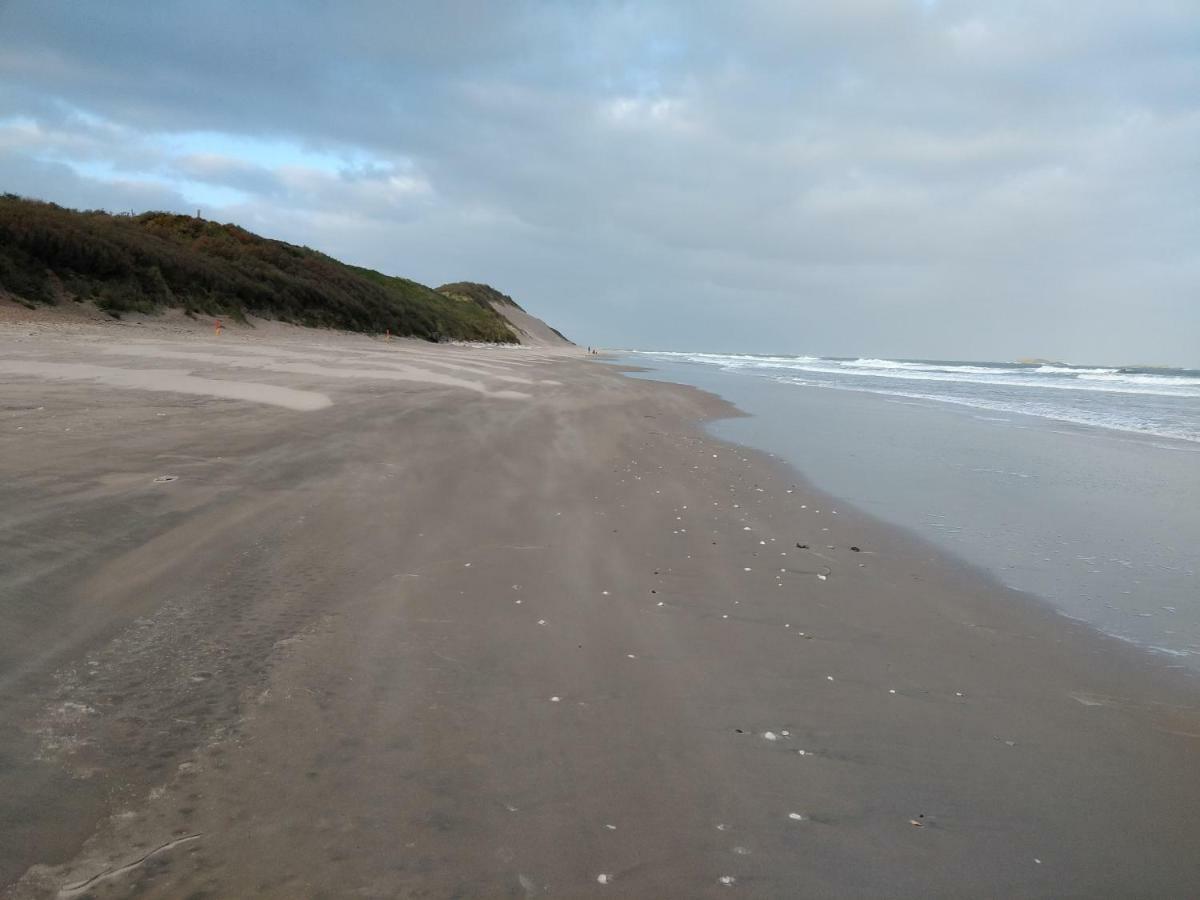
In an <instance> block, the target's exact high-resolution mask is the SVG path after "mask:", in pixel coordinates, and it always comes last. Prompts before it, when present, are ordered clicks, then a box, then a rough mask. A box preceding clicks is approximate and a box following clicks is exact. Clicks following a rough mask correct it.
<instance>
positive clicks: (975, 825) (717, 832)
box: [0, 310, 1200, 898]
mask: <svg viewBox="0 0 1200 900" xmlns="http://www.w3.org/2000/svg"><path fill="white" fill-rule="evenodd" d="M8 315H9V318H10V319H11V320H13V321H10V322H8V323H6V324H0V467H2V469H0V472H2V477H0V573H2V580H0V885H7V886H8V890H7V893H6V894H5V896H11V897H20V898H24V897H82V896H94V897H122V896H130V895H137V896H141V897H195V898H199V897H242V896H249V895H261V896H268V897H342V896H355V897H537V896H560V897H586V896H597V897H600V896H621V897H656V898H657V897H702V896H739V895H740V896H750V897H793V896H914V897H915V896H948V897H949V896H953V897H964V896H972V897H994V896H1014V895H1019V896H1180V897H1182V896H1196V895H1198V894H1200V854H1198V853H1197V851H1196V847H1197V846H1198V842H1200V777H1198V776H1200V710H1198V705H1200V704H1198V698H1197V695H1196V693H1195V690H1194V689H1193V687H1192V685H1191V684H1190V683H1187V682H1185V681H1184V680H1183V679H1182V677H1181V676H1179V675H1177V674H1174V673H1172V672H1170V671H1167V670H1164V669H1163V668H1162V667H1161V663H1160V662H1158V661H1157V660H1155V659H1154V658H1152V657H1147V656H1142V655H1140V654H1138V653H1137V652H1135V651H1133V650H1132V649H1130V648H1128V647H1125V646H1123V645H1121V644H1119V643H1117V642H1114V641H1110V640H1106V639H1103V638H1100V637H1098V636H1096V635H1094V634H1092V633H1091V632H1089V631H1088V630H1087V629H1086V628H1084V627H1083V626H1081V625H1078V624H1076V623H1072V622H1070V621H1068V620H1066V619H1064V618H1062V617H1060V616H1057V615H1054V614H1053V613H1051V612H1049V611H1048V610H1046V609H1045V608H1043V607H1042V606H1041V605H1039V604H1038V603H1036V602H1034V601H1031V600H1029V599H1027V598H1024V597H1022V596H1020V595H1018V594H1015V593H1014V592H1011V591H1007V590H1005V589H1003V588H1001V587H1000V586H998V585H995V584H993V583H991V582H989V581H988V580H987V579H986V578H984V577H982V576H981V575H980V574H979V573H977V572H975V571H973V570H970V569H967V568H965V567H963V566H960V565H958V564H955V563H954V562H952V561H949V560H946V559H944V558H942V557H940V556H938V555H937V554H936V553H935V552H934V551H932V550H931V549H930V548H929V547H928V546H927V545H924V544H922V543H920V542H918V541H917V540H915V539H913V538H911V537H909V536H907V535H904V534H902V533H899V532H897V531H895V530H891V529H887V528H884V527H881V526H880V525H878V524H876V523H874V522H872V521H870V520H869V519H867V518H866V517H864V516H862V515H859V514H857V513H855V512H854V511H853V510H850V509H847V508H843V507H842V506H839V505H838V504H837V502H836V501H834V500H831V499H830V498H828V497H826V496H823V495H822V494H820V493H819V492H818V491H816V490H814V489H812V488H811V487H809V486H807V485H805V484H804V483H803V482H801V481H799V480H798V478H797V476H796V475H795V474H794V473H793V472H791V471H790V470H788V469H787V468H785V467H784V466H782V465H780V464H778V463H776V462H775V461H774V460H771V459H769V458H766V457H765V456H763V455H760V454H757V453H754V452H751V451H747V450H744V449H741V448H737V447H732V446H729V445H726V444H722V443H720V442H718V441H715V440H712V439H710V438H709V437H708V436H706V435H705V434H704V433H703V431H702V430H701V428H700V424H699V423H700V422H701V421H703V420H704V419H706V418H711V417H714V416H719V415H729V414H731V410H730V409H729V408H728V407H727V406H726V405H725V404H723V403H722V402H720V401H718V400H716V399H715V398H712V397H709V396H706V395H703V394H701V393H699V392H697V391H694V390H691V389H686V388H681V387H675V386H671V385H662V384H657V383H649V382H640V381H636V380H633V379H629V378H627V377H625V376H623V375H621V374H620V373H618V372H616V371H615V370H613V369H612V368H610V367H607V366H605V365H603V364H600V363H598V362H596V361H595V360H593V359H589V358H586V357H584V356H582V355H581V354H579V353H577V352H572V351H557V352H551V351H549V350H546V349H485V348H459V347H431V346H429V345H424V344H416V343H411V342H402V341H396V342H392V343H390V344H389V343H385V342H383V341H380V340H373V339H368V338H362V337H352V336H345V335H336V334H328V333H313V332H301V331H298V330H295V329H288V328H285V327H282V326H272V325H266V324H261V323H260V327H258V328H256V329H253V330H252V329H246V328H230V329H228V330H227V331H226V332H225V334H224V335H222V336H221V337H220V338H219V339H218V338H216V337H215V336H213V335H212V334H211V331H210V330H209V329H208V328H207V326H205V325H204V324H196V323H191V322H189V321H187V320H184V319H182V318H174V319H165V320H157V321H153V322H148V323H145V324H142V325H138V324H120V325H118V324H115V323H104V322H95V321H84V320H83V319H82V318H81V319H80V320H78V321H74V322H70V323H64V321H63V320H61V319H57V320H55V319H46V318H42V319H41V320H37V321H33V320H31V318H30V317H25V316H17V315H14V314H12V311H11V310H10V311H9V313H8ZM298 398H302V399H304V402H303V403H301V402H300V401H299V400H298ZM834 510H837V512H836V513H835V512H834ZM798 543H799V544H805V545H807V546H806V547H805V548H803V549H801V548H799V547H797V544H798ZM855 548H857V549H855Z"/></svg>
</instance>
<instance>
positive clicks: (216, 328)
mask: <svg viewBox="0 0 1200 900" xmlns="http://www.w3.org/2000/svg"><path fill="white" fill-rule="evenodd" d="M213 334H215V335H216V336H217V337H220V336H221V320H220V319H214V320H213Z"/></svg>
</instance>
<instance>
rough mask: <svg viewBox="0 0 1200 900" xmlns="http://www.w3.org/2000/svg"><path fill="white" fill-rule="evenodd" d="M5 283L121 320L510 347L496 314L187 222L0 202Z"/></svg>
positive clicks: (13, 199) (287, 247)
mask: <svg viewBox="0 0 1200 900" xmlns="http://www.w3.org/2000/svg"><path fill="white" fill-rule="evenodd" d="M0 288H3V289H4V290H6V291H7V292H8V293H10V294H12V295H13V296H15V297H16V298H17V299H19V300H20V301H22V302H24V303H26V304H27V305H31V306H33V305H53V304H55V303H58V302H61V301H63V300H66V299H71V300H78V301H92V302H94V303H95V304H96V305H97V306H98V307H100V308H101V309H103V310H105V311H107V312H109V313H110V314H112V315H114V316H119V315H120V314H121V313H123V312H144V313H153V312H157V311H159V310H162V309H164V308H166V307H178V308H181V309H184V310H186V311H188V312H189V313H205V314H209V315H225V316H231V317H234V318H244V317H245V316H246V315H256V316H261V317H263V318H268V319H277V320H279V321H283V322H290V323H293V324H296V325H305V326H310V327H326V328H342V329H346V330H349V331H364V332H374V333H382V332H384V331H390V332H391V333H392V334H396V335H408V336H413V337H421V338H425V339H427V340H440V339H456V340H469V341H491V342H497V343H514V342H516V341H517V336H516V334H515V333H514V332H513V330H512V329H511V328H510V327H509V325H508V323H507V322H506V321H505V320H504V318H503V317H502V316H500V315H499V314H498V313H496V312H495V310H493V309H492V308H491V307H488V306H484V305H482V304H479V303H476V302H472V301H471V299H469V298H463V297H455V296H449V295H446V294H442V293H439V292H437V291H435V290H433V289H431V288H428V287H425V286H424V285H422V284H418V283H417V282H415V281H409V280H408V279H406V278H396V277H393V276H390V275H384V274H382V273H380V272H375V271H372V270H371V269H363V268H360V267H358V266H351V265H347V264H345V263H342V262H339V261H338V260H336V259H333V258H332V257H329V256H326V255H325V254H323V253H319V252H317V251H316V250H312V249H309V248H308V247H297V246H295V245H293V244H286V243H284V242H283V241H274V240H270V239H268V238H263V237H259V236H258V235H256V234H252V233H251V232H249V231H246V230H245V229H244V228H240V227H238V226H237V225H222V224H219V223H217V222H210V221H207V220H205V219H200V218H195V217H192V216H181V215H176V214H173V213H164V212H147V213H143V214H141V215H137V216H124V215H116V216H114V215H111V214H109V213H106V212H100V211H90V212H77V211H75V210H70V209H64V208H63V207H60V206H57V205H55V204H52V203H42V202H40V201H36V200H28V199H24V198H21V197H17V196H15V195H13V194H5V195H4V196H2V197H0Z"/></svg>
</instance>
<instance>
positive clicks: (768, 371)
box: [618, 350, 1200, 675]
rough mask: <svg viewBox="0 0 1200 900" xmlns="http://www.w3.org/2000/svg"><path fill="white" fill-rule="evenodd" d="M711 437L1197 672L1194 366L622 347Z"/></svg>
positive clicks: (1198, 435)
mask: <svg viewBox="0 0 1200 900" xmlns="http://www.w3.org/2000/svg"><path fill="white" fill-rule="evenodd" d="M618 361H620V362H624V363H628V364H630V365H633V366H637V367H641V368H644V369H646V370H648V371H646V372H643V373H641V375H640V377H649V378H656V379H661V380H666V381H672V382H678V383H682V384H690V385H694V386H696V387H700V388H703V389H705V390H708V391H711V392H713V393H715V394H718V395H720V396H722V397H724V398H726V399H727V400H729V401H731V402H732V403H734V404H735V405H736V406H738V407H739V408H740V409H741V410H742V411H743V412H745V413H748V414H749V415H748V416H746V417H744V418H732V419H727V420H722V421H719V422H717V423H714V424H713V425H712V426H711V430H712V431H713V432H714V433H715V434H716V435H717V436H719V437H721V438H724V439H727V440H732V441H736V442H738V443H742V444H745V445H748V446H752V447H756V448H758V449H761V450H764V451H767V452H770V453H774V454H776V455H777V456H779V457H781V458H783V459H785V460H786V461H788V462H789V463H791V464H792V466H793V467H794V468H796V469H797V470H799V472H800V473H801V474H802V475H804V476H805V477H806V478H807V479H808V480H809V481H810V482H811V483H813V484H814V485H815V486H817V487H818V488H820V489H822V490H824V491H826V492H828V493H830V494H832V495H833V496H835V497H838V498H840V499H842V500H844V501H846V502H848V503H849V504H851V505H853V506H856V507H858V508H859V509H860V510H862V511H864V512H867V513H869V514H871V515H873V516H875V517H876V518H878V519H881V520H883V521H886V522H890V523H892V524H894V525H899V526H901V527H903V528H907V529H910V530H911V531H914V532H917V533H918V534H920V535H921V536H922V537H924V538H926V539H928V540H929V541H931V542H932V543H934V544H936V545H938V546H940V547H941V548H942V549H944V550H946V551H948V552H950V553H951V554H953V555H955V556H957V557H959V558H960V559H963V560H965V561H967V562H969V563H972V564H974V565H976V566H979V567H981V568H983V569H985V570H987V571H989V572H991V573H992V574H993V575H994V576H995V577H997V578H998V579H999V580H1000V581H1001V582H1003V583H1004V584H1005V585H1007V586H1009V587H1011V588H1013V589H1014V590H1017V591H1021V592H1024V593H1028V594H1033V595H1036V596H1038V597H1040V598H1042V599H1043V600H1044V601H1046V602H1048V603H1049V604H1051V605H1052V606H1053V607H1054V608H1055V609H1056V610H1057V611H1058V612H1059V613H1061V614H1062V615H1064V616H1069V617H1071V618H1073V619H1077V620H1080V621H1082V622H1085V623H1087V624H1089V625H1091V626H1092V627H1094V628H1096V629H1098V630H1100V631H1102V632H1104V633H1105V634H1108V635H1111V636H1113V637H1116V638H1119V639H1121V640H1125V641H1129V642H1132V643H1135V644H1137V645H1139V646H1141V647H1144V648H1145V649H1146V650H1147V651H1149V652H1151V653H1154V654H1156V655H1157V656H1158V657H1159V658H1160V660H1161V662H1162V664H1163V665H1164V666H1172V667H1179V668H1183V669H1186V670H1189V671H1190V672H1191V673H1192V674H1194V675H1200V576H1198V574H1197V573H1198V571H1200V370H1190V369H1169V368H1151V367H1140V366H1131V367H1120V366H1100V365H1094V366H1077V365H1067V364H1061V363H1044V362H1032V363H1005V362H979V361H947V360H905V359H866V358H864V359H849V358H833V357H819V356H786V355H780V356H756V355H750V354H722V353H684V352H675V351H652V350H632V351H625V352H623V353H622V354H620V356H619V357H618Z"/></svg>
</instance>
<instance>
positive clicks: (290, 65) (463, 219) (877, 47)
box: [0, 0, 1200, 364]
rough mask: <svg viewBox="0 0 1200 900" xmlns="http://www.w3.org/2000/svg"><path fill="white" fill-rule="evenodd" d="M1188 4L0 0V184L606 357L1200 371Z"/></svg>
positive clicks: (1198, 97)
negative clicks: (408, 294) (494, 313)
mask: <svg viewBox="0 0 1200 900" xmlns="http://www.w3.org/2000/svg"><path fill="white" fill-rule="evenodd" d="M1198 25H1200V12H1198V11H1197V10H1196V9H1195V6H1194V4H1192V3H1185V2H1170V0H1148V2H1143V3H1139V4H1136V5H1130V4H1127V3H1124V2H1118V0H1096V2H1094V3H1088V4H1086V5H1062V4H1050V3H1038V2H1028V0H1022V2H1014V3H1006V4H995V3H983V2H977V0H962V2H957V3H953V4H951V3H943V2H916V0H843V2H838V3H795V2H783V0H747V2H745V3H739V4H695V3H690V2H688V3H684V2H660V3H645V4H607V3H597V2H584V3H578V4H557V3H549V2H532V0H519V2H516V3H512V4H495V3H490V2H483V0H479V2H467V0H459V2H443V3H411V4H404V5H403V6H396V5H395V4H391V3H384V2H364V3H357V4H352V5H350V6H348V7H347V6H345V5H341V4H336V5H335V4H318V3H311V4H309V3H305V4H300V5H296V4H292V3H287V4H284V3H282V2H268V3H260V4H246V3H241V2H239V3H234V2H215V3H211V4H204V5H202V6H198V5H196V4H187V3H182V2H175V0H163V2H160V3H156V4H153V5H152V6H146V5H143V4H115V5H114V4H106V5H103V6H101V5H86V4H85V5H80V4H72V3H67V2H62V0H58V2H56V0H43V2H32V0H10V2H9V3H8V4H7V5H0V83H2V84H3V85H4V86H5V89H4V90H0V181H2V182H3V185H2V186H3V187H4V188H5V189H8V190H16V191H19V192H22V193H30V194H36V195H40V196H44V197H46V198H48V199H53V200H56V201H59V202H64V203H68V204H76V205H97V203H96V201H97V200H99V199H103V200H104V202H106V203H111V204H113V205H114V207H115V208H129V207H131V206H132V207H140V206H143V205H166V206H170V207H171V208H179V209H194V208H195V206H196V205H198V204H202V205H203V206H204V207H205V214H206V215H211V216H214V217H217V218H225V219H231V220H237V221H239V222H242V223H243V224H245V225H247V227H251V228H255V229H257V230H260V231H263V232H264V233H267V234H271V235H273V236H278V237H281V238H284V239H288V240H294V241H298V242H302V243H305V244H308V245H310V246H316V247H320V248H322V249H324V250H327V251H329V252H331V253H334V254H335V255H338V256H341V257H343V258H347V259H349V260H352V261H354V262H358V263H362V264H366V265H371V266H374V267H377V268H380V269H383V270H385V271H389V272H396V273H400V274H405V275H409V276H411V277H415V278H418V279H421V280H424V281H427V282H433V283H440V282H442V281H448V280H454V279H459V278H464V277H470V278H477V279H481V280H487V281H492V282H495V283H496V284H497V285H498V286H499V287H501V288H503V289H504V290H505V291H507V292H509V293H512V294H513V295H514V296H517V297H519V298H521V299H522V301H523V302H527V303H528V304H529V305H530V306H531V307H532V308H533V309H534V310H535V311H538V312H542V313H544V314H545V315H546V316H547V317H548V318H550V319H552V320H553V321H554V323H555V324H560V325H561V326H562V327H563V328H564V330H567V331H569V332H571V333H573V334H577V335H580V336H581V338H582V339H584V340H585V341H586V342H589V343H595V344H619V345H639V346H660V347H667V346H670V347H679V348H711V349H743V350H750V351H757V350H761V351H778V352H786V351H793V352H814V353H846V354H859V353H862V354H872V355H892V356H896V355H906V356H953V357H963V356H975V357H981V358H982V357H988V358H1010V357H1014V356H1025V355H1031V354H1036V355H1048V356H1050V355H1052V356H1062V357H1071V358H1078V359H1088V360H1093V359H1100V360H1104V359H1111V360H1115V361H1118V362H1119V361H1121V360H1123V359H1130V358H1136V359H1160V360H1167V361H1175V362H1178V363H1188V364H1200V357H1198V356H1197V354H1198V353H1200V342H1198V341H1196V340H1195V339H1194V338H1195V335H1196V334H1198V333H1200V309H1198V306H1200V304H1197V303H1196V301H1195V299H1194V285H1195V283H1196V282H1195V275H1196V272H1197V269H1198V268H1200V240H1198V238H1200V234H1198V231H1200V223H1198V221H1197V216H1196V214H1195V209H1196V208H1197V203H1196V200H1197V193H1198V189H1200V171H1198V169H1197V166H1196V164H1195V156H1194V148H1195V147H1196V146H1200V65H1198V62H1200V49H1198V48H1197V46H1196V45H1195V42H1194V41H1192V40H1190V38H1189V36H1190V35H1194V34H1195V31H1196V27H1197V26H1198Z"/></svg>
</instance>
